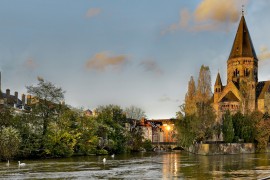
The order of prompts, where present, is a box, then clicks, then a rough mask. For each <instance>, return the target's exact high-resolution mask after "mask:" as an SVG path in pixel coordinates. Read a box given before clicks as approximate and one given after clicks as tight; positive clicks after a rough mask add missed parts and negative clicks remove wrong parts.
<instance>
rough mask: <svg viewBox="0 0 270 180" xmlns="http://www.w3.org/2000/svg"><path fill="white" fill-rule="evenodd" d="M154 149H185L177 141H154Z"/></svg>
mask: <svg viewBox="0 0 270 180" xmlns="http://www.w3.org/2000/svg"><path fill="white" fill-rule="evenodd" d="M152 146H153V147H154V150H166V151H167V150H173V149H179V150H183V149H184V148H182V147H180V146H179V145H178V144H177V142H152Z"/></svg>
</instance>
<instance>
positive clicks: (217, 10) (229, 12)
mask: <svg viewBox="0 0 270 180" xmlns="http://www.w3.org/2000/svg"><path fill="white" fill-rule="evenodd" d="M243 3H244V4H247V0H244V2H243V1H241V2H240V1H236V0H203V1H201V3H200V4H199V5H198V6H197V7H196V9H195V11H194V12H190V11H189V10H188V9H185V8H184V9H181V10H180V16H179V21H178V22H176V23H173V24H171V25H170V26H168V27H167V28H166V29H165V30H163V31H162V32H161V34H165V33H170V32H174V31H177V30H181V29H183V30H187V31H213V30H224V27H225V30H227V31H228V30H229V28H230V25H231V24H233V23H235V22H237V21H238V19H239V17H240V15H241V4H243Z"/></svg>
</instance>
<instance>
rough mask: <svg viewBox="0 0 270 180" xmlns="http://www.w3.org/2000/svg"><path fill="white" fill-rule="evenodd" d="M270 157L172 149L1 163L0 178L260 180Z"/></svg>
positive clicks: (269, 173) (268, 167)
mask: <svg viewBox="0 0 270 180" xmlns="http://www.w3.org/2000/svg"><path fill="white" fill-rule="evenodd" d="M103 158H106V163H105V164H104V163H103ZM269 158H270V156H269V154H247V155H218V156H198V155H194V154H189V153H185V152H181V153H175V152H172V153H138V154H132V155H128V154H126V155H117V156H115V157H114V158H112V157H111V156H89V157H73V158H66V159H48V160H37V161H24V162H25V163H26V164H27V165H26V166H25V167H20V168H19V167H18V163H17V161H10V166H6V163H5V162H1V163H0V179H42V178H43V179H110V178H112V179H113V178H118V179H234V178H236V179H237V178H238V179H239V178H240V179H259V178H265V177H270V160H269Z"/></svg>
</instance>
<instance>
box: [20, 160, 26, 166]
mask: <svg viewBox="0 0 270 180" xmlns="http://www.w3.org/2000/svg"><path fill="white" fill-rule="evenodd" d="M18 163H19V167H22V166H26V164H25V163H21V161H18Z"/></svg>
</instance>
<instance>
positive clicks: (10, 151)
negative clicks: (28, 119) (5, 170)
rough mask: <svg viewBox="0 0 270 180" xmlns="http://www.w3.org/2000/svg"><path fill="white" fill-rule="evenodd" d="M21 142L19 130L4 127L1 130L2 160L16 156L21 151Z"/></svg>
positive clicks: (0, 149)
mask: <svg viewBox="0 0 270 180" xmlns="http://www.w3.org/2000/svg"><path fill="white" fill-rule="evenodd" d="M20 143H21V138H20V135H19V132H18V130H16V129H15V128H13V127H4V128H3V129H2V130H1V131H0V160H1V159H5V160H7V159H10V158H12V157H14V156H15V155H16V154H17V153H18V151H19V147H20Z"/></svg>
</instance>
